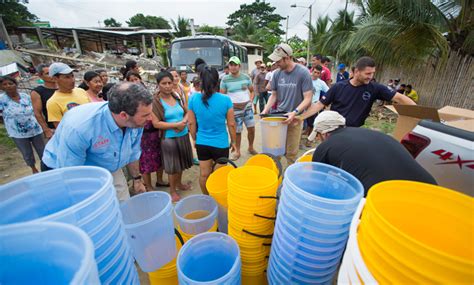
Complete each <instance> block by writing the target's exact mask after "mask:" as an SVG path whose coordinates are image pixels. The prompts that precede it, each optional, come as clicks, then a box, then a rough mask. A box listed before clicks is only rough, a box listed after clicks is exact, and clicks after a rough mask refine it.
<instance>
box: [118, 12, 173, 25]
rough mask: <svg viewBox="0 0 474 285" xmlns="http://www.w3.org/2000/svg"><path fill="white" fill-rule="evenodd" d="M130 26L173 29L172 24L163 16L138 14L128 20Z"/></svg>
mask: <svg viewBox="0 0 474 285" xmlns="http://www.w3.org/2000/svg"><path fill="white" fill-rule="evenodd" d="M126 23H127V24H128V26H129V27H144V28H147V29H171V26H170V24H169V23H168V21H166V20H165V19H164V18H162V17H156V16H145V15H143V14H141V13H140V14H136V15H135V16H133V17H131V18H130V19H129V20H128V21H126Z"/></svg>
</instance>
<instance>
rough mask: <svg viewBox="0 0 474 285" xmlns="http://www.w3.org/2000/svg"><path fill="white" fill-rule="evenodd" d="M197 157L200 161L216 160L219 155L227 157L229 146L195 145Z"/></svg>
mask: <svg viewBox="0 0 474 285" xmlns="http://www.w3.org/2000/svg"><path fill="white" fill-rule="evenodd" d="M196 152H197V156H198V159H199V160H201V161H204V160H209V159H212V160H214V161H216V160H217V159H219V158H221V157H225V158H229V148H228V147H226V148H218V147H213V146H208V145H200V144H197V145H196Z"/></svg>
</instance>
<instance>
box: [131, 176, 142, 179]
mask: <svg viewBox="0 0 474 285" xmlns="http://www.w3.org/2000/svg"><path fill="white" fill-rule="evenodd" d="M133 180H142V176H141V175H138V176H135V177H133Z"/></svg>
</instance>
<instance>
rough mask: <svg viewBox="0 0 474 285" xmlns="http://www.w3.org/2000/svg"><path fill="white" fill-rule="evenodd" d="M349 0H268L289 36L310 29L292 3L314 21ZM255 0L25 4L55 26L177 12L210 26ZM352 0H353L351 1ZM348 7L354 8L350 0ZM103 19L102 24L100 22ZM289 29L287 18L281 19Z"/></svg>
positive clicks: (33, 0) (44, 0) (45, 0)
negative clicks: (310, 12)
mask: <svg viewBox="0 0 474 285" xmlns="http://www.w3.org/2000/svg"><path fill="white" fill-rule="evenodd" d="M345 1H346V0H306V1H292V0H286V1H283V0H267V1H266V2H267V3H270V4H271V5H272V6H274V7H276V10H275V13H277V14H280V15H281V16H282V17H285V18H286V17H287V16H289V22H288V37H292V36H293V35H297V36H299V37H300V38H303V39H307V37H308V28H307V27H306V26H305V23H306V22H307V21H308V20H309V9H308V8H301V7H297V8H291V7H290V5H292V4H296V5H298V6H304V7H309V5H311V4H312V5H313V6H312V7H313V8H312V23H313V24H314V23H315V21H316V19H317V18H318V16H324V15H329V17H332V18H334V17H335V15H336V14H337V11H338V10H341V9H344V6H345ZM252 2H253V1H252V0H244V1H238V0H219V1H216V0H210V1H203V0H174V1H164V0H154V1H153V0H115V1H111V0H30V1H29V4H26V6H27V7H28V10H29V11H30V12H31V13H33V14H35V15H36V16H38V17H39V18H40V20H42V21H50V22H51V25H52V26H54V27H68V28H69V27H97V26H99V25H100V26H103V20H104V19H107V18H110V17H112V18H115V19H116V20H117V21H119V22H120V23H122V26H127V24H126V23H125V21H126V20H128V19H129V18H130V17H132V16H133V15H135V14H138V13H142V14H144V15H152V16H161V17H163V18H165V19H166V20H168V21H169V20H170V19H173V20H176V19H177V18H178V15H179V16H181V17H185V18H193V19H194V23H195V24H196V25H204V24H207V25H211V26H220V27H225V26H226V24H225V23H226V22H227V17H228V16H229V15H230V14H232V13H233V12H235V11H237V10H238V9H239V7H240V5H241V4H244V3H247V4H250V3H252ZM349 2H351V1H349ZM348 9H349V10H350V11H352V10H354V9H355V7H354V6H353V5H352V4H350V3H349V7H348ZM99 22H100V23H99ZM281 24H282V29H283V30H285V29H286V20H283V21H282V22H281Z"/></svg>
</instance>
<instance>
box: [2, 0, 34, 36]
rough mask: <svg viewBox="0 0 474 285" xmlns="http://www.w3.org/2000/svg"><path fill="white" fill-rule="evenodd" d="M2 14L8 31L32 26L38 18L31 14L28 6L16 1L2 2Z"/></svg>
mask: <svg viewBox="0 0 474 285" xmlns="http://www.w3.org/2000/svg"><path fill="white" fill-rule="evenodd" d="M0 13H1V14H2V18H3V23H4V24H5V27H6V28H7V30H11V29H12V28H16V27H21V26H32V25H33V22H35V21H37V20H38V17H37V16H36V15H34V14H31V13H30V12H29V11H28V8H26V6H24V5H22V4H20V3H17V2H15V1H0Z"/></svg>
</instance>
